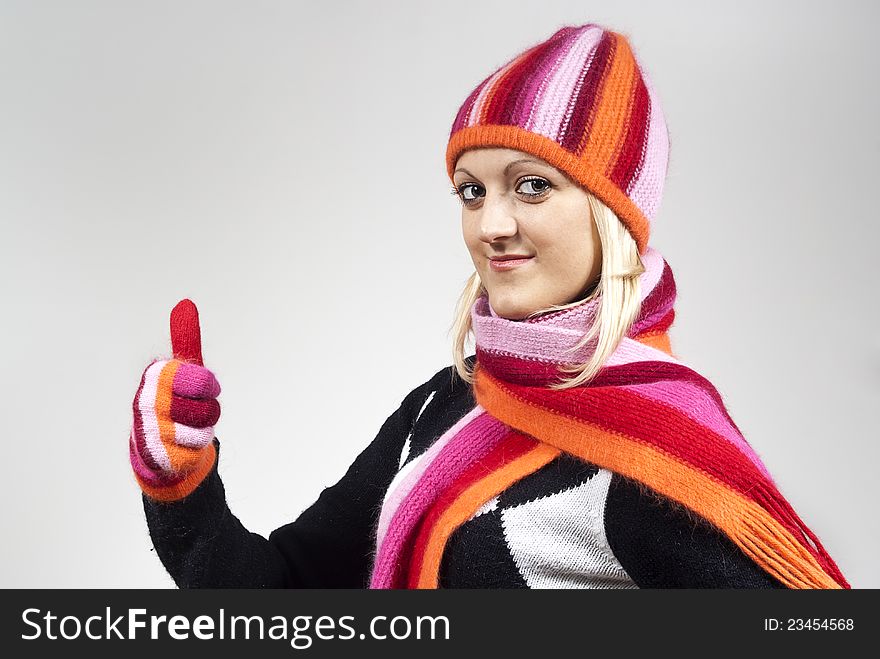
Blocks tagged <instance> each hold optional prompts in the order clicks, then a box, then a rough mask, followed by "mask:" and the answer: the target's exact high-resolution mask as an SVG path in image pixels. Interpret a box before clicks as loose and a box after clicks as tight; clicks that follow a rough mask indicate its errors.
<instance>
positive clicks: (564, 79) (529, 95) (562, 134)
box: [446, 23, 669, 254]
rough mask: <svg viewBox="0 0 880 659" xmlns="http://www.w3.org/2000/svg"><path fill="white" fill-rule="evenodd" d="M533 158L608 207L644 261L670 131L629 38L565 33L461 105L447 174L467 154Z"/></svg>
mask: <svg viewBox="0 0 880 659" xmlns="http://www.w3.org/2000/svg"><path fill="white" fill-rule="evenodd" d="M485 146H498V147H507V148H511V149H517V150H519V151H524V152H526V153H531V154H533V155H535V156H537V157H539V158H541V159H542V160H545V161H546V162H548V163H549V164H551V165H553V166H554V167H556V168H557V169H559V170H562V171H563V172H565V173H566V174H567V175H568V176H570V177H571V178H572V179H574V180H575V181H577V182H579V183H581V184H582V185H583V186H584V187H585V188H586V189H587V190H589V192H591V193H592V194H593V195H595V196H596V197H598V198H599V199H600V200H601V201H602V202H604V203H605V205H606V206H608V207H609V208H611V210H613V211H614V212H615V213H616V214H617V216H618V217H619V218H620V220H621V221H622V222H623V223H624V224H625V225H626V227H627V228H628V229H629V231H630V233H631V234H632V236H633V238H634V239H635V241H636V244H637V245H638V248H639V253H640V254H644V253H645V249H646V247H647V244H648V237H649V235H650V223H651V221H652V220H653V219H654V217H655V215H656V213H657V209H658V207H659V205H660V200H661V198H662V196H663V184H664V180H665V178H666V172H667V169H668V162H669V134H668V129H667V126H666V120H665V118H664V115H663V111H662V109H661V108H660V104H659V102H658V99H657V95H656V92H655V91H654V88H653V86H652V84H651V82H650V80H649V79H648V77H647V75H646V74H645V72H644V70H643V69H642V67H641V65H640V62H639V59H638V57H637V56H636V54H635V52H634V51H633V49H632V48H631V47H630V45H629V42H628V41H627V39H626V37H624V36H623V35H621V34H618V33H617V32H612V31H611V30H608V29H607V28H604V27H602V26H600V25H597V24H595V23H587V24H586V25H581V26H579V27H574V26H566V27H562V28H560V29H559V30H557V31H556V32H555V33H554V34H553V36H551V37H550V38H549V39H547V40H546V41H544V42H542V43H539V44H538V45H536V46H533V47H531V48H529V49H528V50H526V51H524V52H522V53H521V54H519V55H517V56H516V57H514V58H513V59H511V60H510V61H508V62H507V63H506V64H504V65H503V66H502V67H501V68H499V69H498V70H497V71H495V72H494V73H492V74H491V75H490V76H488V77H487V78H485V79H484V80H483V81H482V82H481V83H480V84H479V85H477V87H476V88H475V89H474V90H473V91H472V92H471V93H470V95H469V96H468V97H467V100H466V101H465V102H464V104H463V105H462V106H461V108H459V110H458V114H457V116H456V117H455V122H454V123H453V125H452V130H451V132H450V134H449V144H448V146H447V149H446V168H447V172H448V174H449V177H450V179H452V174H453V172H454V170H455V162H456V160H457V159H458V157H459V156H460V155H461V153H462V152H463V151H464V150H466V149H469V148H474V147H485Z"/></svg>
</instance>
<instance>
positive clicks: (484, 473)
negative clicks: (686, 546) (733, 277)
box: [370, 247, 850, 588]
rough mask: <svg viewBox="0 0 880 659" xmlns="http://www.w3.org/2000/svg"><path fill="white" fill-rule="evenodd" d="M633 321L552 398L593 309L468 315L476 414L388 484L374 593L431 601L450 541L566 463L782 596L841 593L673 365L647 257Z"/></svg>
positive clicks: (582, 354) (687, 377)
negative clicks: (680, 524) (632, 488)
mask: <svg viewBox="0 0 880 659" xmlns="http://www.w3.org/2000/svg"><path fill="white" fill-rule="evenodd" d="M642 262H643V264H644V265H645V268H646V271H645V272H644V273H643V274H642V275H641V276H640V286H641V310H640V313H639V315H638V317H637V318H636V320H635V321H634V323H633V325H632V327H631V328H630V330H629V332H628V333H627V336H626V337H625V338H624V339H623V341H622V342H621V343H620V345H619V346H618V347H617V349H616V350H615V352H614V353H613V355H612V356H611V357H610V358H609V359H608V360H607V361H606V362H605V363H604V365H603V368H602V370H601V371H600V372H599V373H598V374H597V376H596V377H595V378H593V380H591V381H590V382H588V383H586V384H585V385H581V386H577V387H572V388H569V389H563V390H552V389H549V388H547V387H546V386H544V385H546V384H547V383H549V382H553V381H558V371H557V365H559V364H563V363H583V362H584V361H586V360H587V358H588V357H589V356H590V355H591V354H592V351H594V350H595V345H596V338H595V337H594V338H593V339H592V340H591V342H590V343H588V344H587V346H585V347H583V348H582V349H580V351H578V352H574V353H572V352H570V351H569V352H566V350H567V349H570V348H572V347H573V346H574V345H575V344H576V343H577V342H578V340H579V339H581V338H582V336H583V334H584V332H585V331H586V329H587V328H588V327H589V326H590V323H591V321H592V320H593V319H594V318H595V314H596V311H597V309H598V305H599V303H600V300H599V298H598V297H597V298H593V299H591V300H589V301H587V302H585V303H583V304H580V305H577V306H575V307H571V308H569V309H565V310H562V311H557V312H552V313H548V314H544V315H542V316H539V317H536V318H531V319H526V320H523V321H512V320H507V319H505V318H501V317H499V316H497V315H496V314H495V313H494V311H492V309H491V307H490V306H489V303H488V299H487V298H486V296H485V295H483V296H482V297H480V298H479V299H478V300H477V301H476V302H475V304H474V306H473V308H472V309H471V317H472V320H473V328H474V335H475V341H476V356H477V363H476V366H475V372H474V378H475V379H474V385H473V386H474V397H475V400H476V403H477V404H476V405H475V406H474V408H473V409H472V410H470V411H469V412H468V413H467V414H465V415H464V416H463V417H462V418H461V419H460V420H459V421H458V422H457V423H455V424H454V425H453V426H452V427H451V428H449V429H448V430H447V431H446V432H445V433H444V434H443V435H442V436H441V437H440V438H439V439H437V441H435V442H434V443H433V444H432V445H431V447H430V448H429V449H428V450H427V451H425V452H424V453H423V454H421V455H419V456H417V457H415V458H413V459H412V460H410V461H409V462H407V463H406V464H405V465H404V466H403V468H402V469H401V470H400V471H399V472H398V474H397V475H396V476H395V478H394V480H393V481H392V483H391V485H390V487H389V489H388V492H387V493H386V496H385V501H384V503H383V506H382V510H381V513H380V516H379V522H378V525H377V529H376V551H375V555H374V565H373V573H372V577H371V583H370V587H371V588H437V587H438V585H439V571H440V563H441V558H442V556H443V551H444V548H445V546H446V543H447V541H448V539H449V537H450V535H451V534H452V532H453V531H454V530H455V529H456V528H457V527H458V526H460V525H461V524H463V523H464V522H466V521H468V520H469V519H470V518H471V517H473V516H474V514H475V513H476V512H477V511H478V510H479V509H480V508H481V507H482V506H483V505H484V504H486V503H487V502H488V501H490V500H491V499H492V498H493V497H495V496H496V495H498V494H500V493H501V492H502V491H503V490H505V489H506V488H508V487H509V486H510V485H512V484H513V483H515V482H516V481H518V480H519V479H521V478H524V477H525V476H527V475H529V474H531V473H533V472H535V471H536V470H538V469H540V468H541V467H543V466H544V465H546V464H547V463H549V462H550V461H551V460H553V459H554V458H556V457H558V456H559V455H560V454H562V453H563V452H566V453H569V454H571V455H573V456H577V457H579V458H581V459H583V460H585V461H587V462H590V463H592V464H594V465H597V466H599V467H602V468H605V469H608V470H611V471H614V472H616V473H618V474H620V475H622V476H624V477H628V478H630V479H633V480H635V481H638V482H640V483H642V484H644V485H645V486H647V487H648V488H651V489H652V490H654V491H656V492H658V493H660V494H661V495H664V496H666V497H668V498H670V499H672V500H674V501H677V502H678V503H680V504H683V505H684V506H686V507H687V508H688V509H690V510H692V511H694V512H695V513H697V514H698V515H700V516H702V517H703V518H704V519H706V520H707V521H709V522H710V523H711V524H713V525H714V526H715V527H716V528H718V529H719V530H720V531H722V532H723V533H724V534H726V535H727V536H728V537H729V538H730V539H731V540H732V541H733V542H734V543H735V544H736V545H737V546H739V548H740V549H742V551H743V552H745V554H746V555H747V556H749V557H750V558H751V559H752V560H753V561H755V563H756V564H758V565H759V566H761V567H762V568H763V569H764V570H765V571H766V572H768V573H769V574H770V575H772V576H773V577H775V578H776V579H778V580H779V581H780V582H782V583H783V584H785V585H786V586H787V587H789V588H849V587H850V585H849V584H848V583H847V581H846V579H845V578H844V576H843V575H842V574H841V572H840V570H839V569H838V568H837V566H836V565H835V563H834V561H833V560H832V559H831V557H830V556H829V555H828V553H827V552H826V551H825V549H824V548H823V547H822V545H821V543H820V542H819V539H818V538H817V537H816V536H815V535H814V534H813V533H812V532H811V531H810V529H809V528H807V526H806V525H805V524H804V523H803V522H802V521H801V519H800V518H799V517H798V515H797V514H796V513H795V511H794V510H793V509H792V507H791V505H790V504H789V503H788V502H787V501H786V500H785V498H784V497H783V496H782V494H781V493H780V492H779V490H778V489H777V487H776V484H775V483H774V481H773V479H772V477H771V476H770V474H769V472H768V471H767V468H766V467H765V466H764V464H763V463H762V461H761V459H760V458H759V457H758V455H757V454H756V453H755V451H754V449H753V448H752V447H751V446H750V445H749V444H748V443H747V442H746V440H745V439H744V438H743V436H742V434H741V433H740V431H739V429H738V428H737V426H736V425H735V424H734V422H733V420H732V419H731V418H730V416H729V414H728V412H727V410H726V408H725V406H724V404H723V402H722V399H721V396H720V395H719V393H718V391H717V390H716V389H715V388H714V387H713V386H712V384H711V383H710V382H709V381H708V380H706V379H705V378H704V377H702V376H701V375H699V374H698V373H696V372H695V371H693V370H692V369H690V368H688V367H687V366H685V365H684V364H683V363H682V362H681V361H679V360H678V359H677V358H675V357H674V356H673V354H672V351H671V348H670V343H669V336H668V329H669V327H670V325H671V324H672V321H673V319H674V316H675V312H674V309H673V306H674V302H675V296H676V288H675V281H674V279H673V276H672V271H671V269H670V268H669V265H668V264H667V263H666V261H665V259H664V258H663V257H662V256H661V255H660V254H659V253H658V252H657V251H656V250H654V249H653V248H650V247H649V248H648V249H647V251H646V253H645V254H644V255H643V256H642Z"/></svg>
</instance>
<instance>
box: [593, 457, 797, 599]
mask: <svg viewBox="0 0 880 659" xmlns="http://www.w3.org/2000/svg"><path fill="white" fill-rule="evenodd" d="M605 529H606V534H607V536H608V543H609V545H610V546H611V549H612V551H613V552H614V555H615V557H616V558H617V560H618V561H620V564H621V565H622V566H623V569H624V570H626V572H627V573H628V574H629V576H630V578H632V580H633V581H635V582H636V584H637V585H638V586H639V587H640V588H785V587H786V586H785V585H784V584H782V583H781V582H780V581H778V580H777V579H775V578H774V577H772V576H771V575H769V574H768V573H767V572H766V571H764V570H763V569H762V568H761V567H759V566H758V565H757V564H756V563H755V562H754V561H752V560H751V559H750V558H749V557H748V556H746V555H745V554H744V553H743V551H742V550H741V549H740V548H739V547H738V546H737V545H736V544H734V542H733V541H732V540H730V538H728V537H727V536H726V535H724V534H723V533H722V532H721V531H719V530H717V529H715V528H714V527H712V526H710V525H709V524H708V523H707V522H705V521H703V520H701V519H699V518H697V517H696V515H695V514H692V513H690V512H689V511H687V510H686V509H685V508H683V507H682V506H680V505H678V504H676V503H674V502H672V501H670V500H669V499H666V498H665V497H661V496H659V495H656V494H654V493H653V492H648V491H645V490H644V489H643V488H642V486H640V485H639V484H637V483H634V482H632V481H630V480H629V479H626V478H624V477H622V476H620V475H619V474H615V475H614V477H613V479H612V481H611V486H610V488H609V491H608V499H607V501H606V511H605Z"/></svg>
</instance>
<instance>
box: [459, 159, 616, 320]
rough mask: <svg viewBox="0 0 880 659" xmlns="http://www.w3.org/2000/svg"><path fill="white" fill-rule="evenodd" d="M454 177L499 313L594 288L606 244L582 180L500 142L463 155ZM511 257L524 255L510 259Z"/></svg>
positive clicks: (471, 244)
mask: <svg viewBox="0 0 880 659" xmlns="http://www.w3.org/2000/svg"><path fill="white" fill-rule="evenodd" d="M453 180H454V183H455V188H456V189H457V191H458V196H459V198H460V199H461V202H462V209H461V228H462V233H463V235H464V241H465V244H466V245H467V247H468V250H469V251H470V253H471V259H472V260H473V262H474V267H475V268H476V269H477V273H478V274H479V275H480V279H481V280H482V282H483V285H484V286H485V287H486V290H487V291H488V294H489V303H490V304H491V305H492V308H493V309H494V310H495V313H497V314H498V315H499V316H503V317H504V318H509V319H511V320H522V319H523V318H525V317H526V316H527V315H528V314H530V313H532V312H534V311H537V310H538V309H542V308H545V307H548V306H550V305H553V304H567V303H569V302H573V301H575V300H577V299H580V298H582V297H584V296H585V295H586V294H587V293H588V292H589V290H590V289H592V286H593V284H595V282H596V281H597V280H598V277H599V274H600V272H601V269H602V248H601V243H600V241H599V232H598V229H597V228H596V223H595V222H594V221H593V216H592V213H591V211H590V205H589V201H588V199H589V197H588V195H587V192H586V191H585V190H584V189H583V188H581V187H580V186H579V185H578V184H577V183H574V182H573V181H571V180H570V179H569V178H568V177H567V176H566V175H565V174H563V173H562V172H561V171H559V170H558V169H556V168H555V167H553V166H552V165H549V164H548V163H546V162H545V161H543V160H541V159H540V158H538V157H536V156H533V155H530V154H528V153H524V152H522V151H517V150H514V149H507V148H496V147H492V148H488V147H487V148H477V149H469V150H468V151H465V152H464V153H462V154H461V156H459V158H458V160H457V161H456V163H455V173H454V175H453ZM511 256H522V257H525V259H524V260H515V261H508V262H507V264H506V265H505V261H504V260H503V259H507V258H509V257H511Z"/></svg>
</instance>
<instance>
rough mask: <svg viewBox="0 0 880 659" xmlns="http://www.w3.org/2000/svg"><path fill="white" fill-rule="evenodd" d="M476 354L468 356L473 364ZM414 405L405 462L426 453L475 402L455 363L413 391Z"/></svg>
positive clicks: (442, 369)
mask: <svg viewBox="0 0 880 659" xmlns="http://www.w3.org/2000/svg"><path fill="white" fill-rule="evenodd" d="M475 360H476V356H475V355H471V356H470V357H467V358H465V363H467V364H468V366H470V367H473V364H474V362H475ZM410 396H413V403H414V405H413V407H412V408H411V410H412V415H411V421H410V433H409V437H408V438H407V446H406V450H405V451H404V453H405V455H404V457H403V459H402V460H401V466H402V464H403V462H406V461H408V460H411V459H413V458H415V457H416V456H418V455H420V454H421V453H423V452H424V451H425V450H427V449H428V447H429V446H431V444H433V443H434V442H435V441H436V440H437V439H438V438H439V437H440V436H441V435H443V433H445V432H446V431H447V430H448V429H449V428H451V427H452V426H453V425H455V423H456V422H457V421H459V420H460V419H461V418H462V417H463V416H464V415H465V414H467V413H468V412H470V411H471V410H472V409H473V408H474V406H475V405H476V400H475V399H474V395H473V389H472V387H471V384H470V383H469V382H468V381H467V380H465V379H464V378H462V377H461V375H460V374H459V372H458V370H457V369H456V368H455V365H454V364H450V365H449V366H445V367H443V368H441V369H440V370H439V371H437V372H436V373H434V375H432V376H431V377H430V378H429V379H428V380H426V381H425V382H424V383H422V384H421V385H419V386H418V387H416V388H415V389H413V390H412V392H410Z"/></svg>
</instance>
